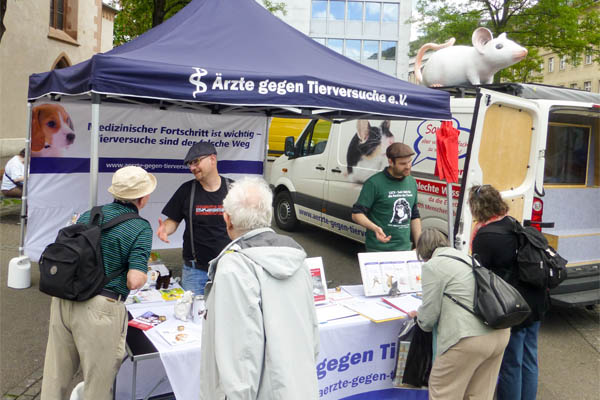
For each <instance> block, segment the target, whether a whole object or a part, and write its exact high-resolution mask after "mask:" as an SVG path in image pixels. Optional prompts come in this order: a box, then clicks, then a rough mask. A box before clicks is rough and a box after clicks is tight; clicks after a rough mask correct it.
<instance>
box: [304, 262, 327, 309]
mask: <svg viewBox="0 0 600 400" xmlns="http://www.w3.org/2000/svg"><path fill="white" fill-rule="evenodd" d="M306 265H307V266H308V269H309V270H310V276H311V277H312V281H313V297H314V300H315V303H316V304H321V303H324V302H326V301H327V281H326V280H325V270H324V269H323V259H322V258H321V257H311V258H307V259H306Z"/></svg>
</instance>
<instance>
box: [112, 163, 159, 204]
mask: <svg viewBox="0 0 600 400" xmlns="http://www.w3.org/2000/svg"><path fill="white" fill-rule="evenodd" d="M154 189H156V177H155V176H154V175H152V174H150V173H148V172H146V170H144V169H143V168H140V167H136V166H133V165H129V166H127V167H123V168H121V169H118V170H117V171H116V172H115V173H114V175H113V177H112V185H111V186H110V187H109V188H108V191H109V193H110V194H112V195H113V196H114V197H115V198H117V199H121V200H135V199H139V198H140V197H144V196H146V195H147V194H150V193H152V192H153V191H154Z"/></svg>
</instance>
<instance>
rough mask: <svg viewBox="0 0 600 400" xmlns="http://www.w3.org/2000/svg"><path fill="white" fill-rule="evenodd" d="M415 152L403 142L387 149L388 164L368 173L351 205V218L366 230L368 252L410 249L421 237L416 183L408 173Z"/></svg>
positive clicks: (393, 144)
mask: <svg viewBox="0 0 600 400" xmlns="http://www.w3.org/2000/svg"><path fill="white" fill-rule="evenodd" d="M414 154H415V152H414V151H413V150H412V149H411V148H410V146H407V145H406V144H404V143H398V142H396V143H392V144H391V145H389V146H388V148H387V149H386V156H387V159H388V164H389V165H388V167H386V168H385V169H384V170H383V171H381V172H378V173H376V174H375V175H373V176H371V177H370V178H369V179H368V180H367V181H366V182H365V183H364V185H363V187H362V190H361V192H360V195H359V196H358V200H357V201H356V203H355V204H354V206H353V207H352V220H353V221H354V222H356V223H357V224H359V225H361V226H363V227H365V228H366V229H367V233H366V238H365V247H366V248H367V251H402V250H410V249H411V243H410V238H411V233H412V238H413V242H414V243H415V244H416V243H417V241H418V240H419V236H421V218H420V215H419V210H418V209H417V183H416V181H415V179H414V178H413V177H412V176H410V167H411V163H412V156H413V155H414Z"/></svg>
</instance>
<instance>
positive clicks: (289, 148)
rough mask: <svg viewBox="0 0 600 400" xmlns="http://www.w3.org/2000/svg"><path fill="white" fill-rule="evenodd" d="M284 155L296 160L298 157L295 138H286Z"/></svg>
mask: <svg viewBox="0 0 600 400" xmlns="http://www.w3.org/2000/svg"><path fill="white" fill-rule="evenodd" d="M284 154H285V155H286V156H288V158H294V157H295V156H296V149H295V147H294V137H293V136H288V137H286V138H285V147H284Z"/></svg>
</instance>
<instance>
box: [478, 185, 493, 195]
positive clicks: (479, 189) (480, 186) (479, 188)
mask: <svg viewBox="0 0 600 400" xmlns="http://www.w3.org/2000/svg"><path fill="white" fill-rule="evenodd" d="M485 186H490V185H479V187H478V188H477V189H475V194H476V195H477V196H479V192H481V189H482V188H484V187H485Z"/></svg>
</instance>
